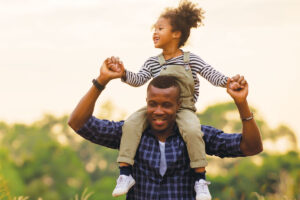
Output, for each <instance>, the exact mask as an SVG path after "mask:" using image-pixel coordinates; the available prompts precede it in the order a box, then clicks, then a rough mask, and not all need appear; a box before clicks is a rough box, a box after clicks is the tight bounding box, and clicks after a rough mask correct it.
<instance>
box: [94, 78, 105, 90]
mask: <svg viewBox="0 0 300 200" xmlns="http://www.w3.org/2000/svg"><path fill="white" fill-rule="evenodd" d="M92 82H93V85H94V86H95V87H96V88H97V89H98V90H99V91H102V90H104V88H105V85H101V84H100V83H99V82H98V81H97V80H96V79H93V81H92Z"/></svg>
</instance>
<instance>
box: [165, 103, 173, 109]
mask: <svg viewBox="0 0 300 200" xmlns="http://www.w3.org/2000/svg"><path fill="white" fill-rule="evenodd" d="M163 106H164V107H165V108H170V107H172V104H170V103H164V105H163Z"/></svg>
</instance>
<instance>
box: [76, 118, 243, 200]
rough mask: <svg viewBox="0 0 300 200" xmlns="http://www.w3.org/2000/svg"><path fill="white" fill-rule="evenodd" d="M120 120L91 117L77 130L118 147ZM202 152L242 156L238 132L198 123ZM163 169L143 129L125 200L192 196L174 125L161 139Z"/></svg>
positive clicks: (153, 141) (154, 141)
mask: <svg viewBox="0 0 300 200" xmlns="http://www.w3.org/2000/svg"><path fill="white" fill-rule="evenodd" d="M123 123H124V121H120V122H114V121H108V120H100V119H97V118H95V117H91V118H90V119H89V120H88V121H87V122H86V123H85V124H84V126H83V127H82V128H81V129H80V130H78V132H77V133H78V134H79V135H81V136H82V137H84V138H86V139H87V140H90V141H91V142H94V143H96V144H99V145H102V146H106V147H109V148H113V149H119V146H120V141H121V136H122V126H123ZM201 129H202V131H203V133H204V136H203V139H204V141H205V149H206V153H207V154H209V155H215V156H219V157H221V158H223V157H238V156H244V155H243V153H242V152H241V150H240V142H241V138H242V135H241V134H226V133H224V132H223V131H221V130H218V129H215V128H213V127H210V126H204V125H202V128H201ZM165 154H166V161H167V171H166V173H165V175H164V176H161V175H160V173H159V167H160V148H159V143H158V140H157V139H156V138H155V137H154V136H153V135H152V134H151V132H150V131H149V129H146V130H145V131H144V133H143V135H142V137H141V141H140V145H139V147H138V150H137V152H136V156H135V163H134V165H133V168H132V176H133V177H134V179H135V181H136V184H135V185H134V186H133V187H132V188H131V190H130V191H129V192H128V194H127V199H129V200H194V199H195V196H196V194H195V191H194V185H195V176H193V170H191V168H190V160H189V156H188V153H187V148H186V145H185V143H184V141H183V139H182V137H181V135H180V133H179V131H178V128H177V127H174V134H173V135H171V136H169V137H168V138H167V140H166V143H165Z"/></svg>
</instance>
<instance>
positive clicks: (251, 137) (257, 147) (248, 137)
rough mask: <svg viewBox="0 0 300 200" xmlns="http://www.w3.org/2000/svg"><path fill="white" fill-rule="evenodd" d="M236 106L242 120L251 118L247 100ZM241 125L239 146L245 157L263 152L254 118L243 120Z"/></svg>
mask: <svg viewBox="0 0 300 200" xmlns="http://www.w3.org/2000/svg"><path fill="white" fill-rule="evenodd" d="M236 105H237V107H238V110H239V113H240V117H241V118H242V119H247V118H249V117H251V116H252V113H251V111H250V109H249V106H248V102H247V100H245V101H244V102H240V103H236ZM242 123H243V131H242V132H243V135H242V141H241V144H240V147H241V150H242V152H243V153H244V154H245V155H246V156H251V155H255V154H258V153H260V152H261V151H262V150H263V145H262V141H261V136H260V131H259V129H258V127H257V125H256V122H255V120H254V118H252V119H250V120H249V119H248V120H243V121H242Z"/></svg>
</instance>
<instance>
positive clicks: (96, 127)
mask: <svg viewBox="0 0 300 200" xmlns="http://www.w3.org/2000/svg"><path fill="white" fill-rule="evenodd" d="M123 124H124V121H119V122H114V121H109V120H100V119H98V118H96V117H94V116H92V117H90V118H89V119H88V120H87V122H86V123H85V124H84V125H83V127H81V128H80V129H79V130H78V131H77V134H79V135H80V136H82V137H83V138H85V139H87V140H89V141H91V142H93V143H96V144H99V145H102V146H105V147H108V148H112V149H119V147H120V141H121V136H122V126H123Z"/></svg>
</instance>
